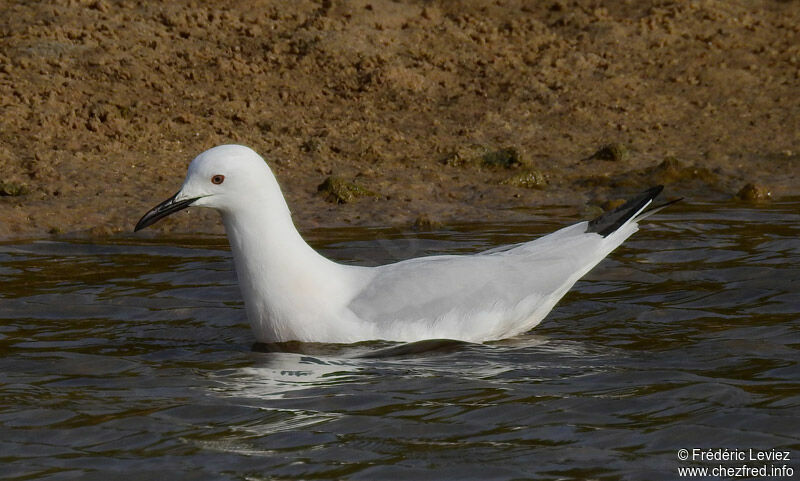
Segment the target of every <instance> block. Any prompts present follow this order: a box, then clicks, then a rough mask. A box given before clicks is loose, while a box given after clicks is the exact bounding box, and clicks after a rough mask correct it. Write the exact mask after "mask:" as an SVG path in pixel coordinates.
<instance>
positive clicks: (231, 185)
mask: <svg viewBox="0 0 800 481" xmlns="http://www.w3.org/2000/svg"><path fill="white" fill-rule="evenodd" d="M265 184H266V185H265ZM271 185H274V186H275V187H274V189H273V190H278V189H277V182H275V180H274V176H273V175H272V172H271V171H270V170H269V167H268V166H267V164H266V162H264V159H262V158H261V156H260V155H258V154H257V153H256V152H255V151H253V149H251V148H249V147H245V146H243V145H220V146H217V147H214V148H211V149H209V150H206V151H205V152H203V153H202V154H200V155H198V156H197V157H195V158H194V160H192V163H191V164H189V170H188V172H187V173H186V179H185V180H184V181H183V185H182V186H181V190H179V191H178V192H177V193H176V194H175V195H173V196H172V197H170V198H169V199H167V200H165V201H164V202H162V203H160V204H158V205H157V206H155V207H154V208H153V209H151V210H150V211H149V212H148V213H147V214H145V215H144V216H143V217H142V218H141V219H140V220H139V222H138V223H137V224H136V227H135V228H134V231H138V230H140V229H144V228H145V227H147V226H149V225H152V224H154V223H156V222H157V221H159V220H160V219H163V218H164V217H166V216H168V215H170V214H173V213H175V212H178V211H180V210H182V209H185V208H186V207H189V206H197V207H210V208H213V209H217V210H219V211H221V212H223V213H224V212H226V211H229V210H232V209H236V208H237V206H238V205H240V204H245V203H247V202H248V201H252V199H253V197H254V195H253V194H254V193H255V192H259V191H263V190H264V189H269V188H270V187H271Z"/></svg>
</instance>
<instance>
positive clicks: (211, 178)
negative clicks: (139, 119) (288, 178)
mask: <svg viewBox="0 0 800 481" xmlns="http://www.w3.org/2000/svg"><path fill="white" fill-rule="evenodd" d="M660 190H661V188H660V187H656V188H653V189H650V190H648V191H646V192H644V193H642V194H641V195H639V196H637V197H636V198H634V199H632V200H631V201H629V202H628V203H626V204H625V205H624V206H622V207H620V208H619V209H617V210H615V211H614V212H612V213H609V214H606V215H604V216H601V217H600V218H598V219H595V220H594V221H591V222H579V223H577V224H575V225H572V226H569V227H566V228H563V229H561V230H558V231H556V232H553V233H552V234H549V235H546V236H543V237H540V238H538V239H536V240H533V241H530V242H526V243H523V244H517V245H514V246H509V247H508V248H506V249H492V250H490V251H486V252H483V253H477V254H472V255H444V256H430V257H420V258H414V259H409V260H405V261H401V262H397V263H393V264H387V265H382V266H378V267H359V266H348V265H342V264H338V263H335V262H333V261H330V260H328V259H326V258H324V257H323V256H321V255H320V254H318V253H317V252H316V251H314V250H313V249H312V248H311V247H309V246H308V244H306V243H305V241H304V240H303V239H302V238H301V237H300V234H299V233H298V232H297V229H296V228H295V227H294V224H293V223H292V220H291V216H290V213H289V209H288V207H287V205H286V202H285V200H284V198H283V195H282V194H281V191H280V187H279V186H278V182H277V181H276V179H275V177H274V175H273V174H272V172H271V171H270V169H269V167H268V166H267V164H266V163H265V162H264V160H263V159H262V158H261V157H260V156H259V155H258V154H257V153H255V152H254V151H253V150H251V149H249V148H247V147H244V146H238V145H223V146H219V147H215V148H213V149H210V150H208V151H206V152H204V153H202V154H200V155H199V156H197V157H196V158H195V159H194V160H193V161H192V163H191V165H190V166H189V171H188V174H187V176H186V180H185V181H184V183H183V186H182V188H181V190H180V191H179V192H178V193H177V194H175V195H174V196H173V197H171V198H170V199H167V200H166V201H164V202H163V203H161V204H160V205H158V206H157V207H155V208H154V209H152V210H151V211H150V212H148V213H147V214H145V216H144V217H142V219H141V220H140V221H139V223H138V224H137V226H136V230H139V229H142V228H144V227H146V226H148V225H150V224H152V223H154V222H156V221H157V220H159V219H161V218H162V217H165V216H167V215H169V214H171V213H173V212H176V211H178V210H180V209H182V208H185V207H188V206H190V205H192V206H201V207H211V208H214V209H216V210H218V211H219V212H220V213H221V214H222V219H223V222H224V223H225V228H226V231H227V234H228V238H229V241H230V244H231V249H232V251H233V256H234V260H235V264H236V273H237V277H238V279H239V284H240V287H241V290H242V295H243V297H244V301H245V306H246V309H247V315H248V318H249V320H250V324H251V327H252V328H253V332H254V334H255V336H256V339H257V340H258V341H260V342H275V341H288V340H299V341H307V342H346V343H349V342H356V341H363V340H371V339H387V340H397V341H418V340H423V339H434V338H449V339H458V340H464V341H472V342H482V341H488V340H494V339H501V338H505V337H510V336H514V335H517V334H520V333H522V332H525V331H527V330H529V329H531V328H533V327H534V326H536V325H537V324H538V323H539V322H540V321H541V320H542V319H543V318H544V317H545V316H546V315H547V313H548V312H550V310H551V309H552V308H553V306H554V305H555V304H556V302H558V300H559V299H561V297H562V296H563V295H564V294H565V293H566V292H567V291H568V290H569V289H570V288H571V287H572V286H573V285H574V284H575V282H576V281H577V280H578V279H580V278H581V277H582V276H583V275H584V274H586V273H587V272H588V271H589V270H590V269H591V268H592V267H594V266H595V265H596V264H597V263H598V262H600V261H601V260H602V259H603V258H604V257H605V256H606V255H608V254H609V253H610V252H611V251H612V250H614V249H615V248H616V247H617V246H619V245H620V244H621V243H622V242H623V241H624V240H625V239H627V238H628V237H629V236H630V235H631V234H633V233H634V232H636V230H637V223H636V222H637V220H639V219H640V218H641V217H642V216H641V215H640V214H641V213H642V212H643V210H644V209H645V208H646V207H647V206H648V205H649V204H650V203H651V202H652V200H653V198H655V196H656V195H658V193H659V192H660ZM637 216H638V217H637Z"/></svg>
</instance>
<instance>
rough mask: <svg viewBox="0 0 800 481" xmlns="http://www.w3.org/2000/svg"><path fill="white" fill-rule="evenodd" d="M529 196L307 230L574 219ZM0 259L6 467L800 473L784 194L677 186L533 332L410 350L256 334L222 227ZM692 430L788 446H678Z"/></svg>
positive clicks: (469, 230)
mask: <svg viewBox="0 0 800 481" xmlns="http://www.w3.org/2000/svg"><path fill="white" fill-rule="evenodd" d="M555 212H556V211H555V210H553V211H552V212H550V213H551V214H552V213H555ZM545 214H547V212H545ZM538 220H539V221H538V222H537V223H536V225H483V226H460V227H459V228H457V229H454V230H452V231H444V232H436V233H430V234H420V235H414V236H410V235H408V234H398V233H394V232H392V231H387V230H370V229H360V230H359V229H348V230H321V231H316V232H313V233H312V235H311V241H312V243H313V244H314V245H316V246H317V247H319V248H320V249H321V250H323V251H324V252H325V253H326V254H327V255H329V256H331V257H333V258H336V259H338V260H341V261H344V262H354V263H361V264H375V263H378V262H383V261H386V260H392V259H398V258H403V257H408V256H412V255H420V254H423V253H443V252H472V251H475V250H478V249H483V248H487V247H491V246H495V245H500V244H503V243H509V242H517V241H521V240H524V239H526V238H529V237H531V236H532V235H538V234H542V233H545V232H548V231H552V230H554V229H556V228H558V227H560V226H562V225H565V224H567V223H570V222H571V220H570V219H567V218H560V217H558V216H557V215H555V214H554V215H542V216H541V217H540V218H538ZM0 283H1V284H0V285H2V290H1V291H0V319H2V321H1V322H0V356H2V357H0V476H1V477H4V478H5V479H81V480H93V479H97V480H101V479H102V480H112V479H133V478H135V479H145V478H147V477H148V476H152V477H154V479H203V480H206V479H237V480H245V479H246V480H261V479H364V480H375V479H392V480H402V479H414V480H417V479H436V480H439V479H453V480H467V479H480V480H489V479H531V478H533V479H554V480H555V479H603V480H605V479H651V480H658V479H677V478H678V471H677V470H678V469H679V468H680V467H685V466H697V467H704V466H705V467H707V468H708V469H711V468H713V467H715V466H718V465H720V464H722V465H723V466H724V467H735V466H740V465H742V464H748V465H750V466H761V465H767V466H770V467H771V466H773V465H774V466H777V467H780V466H785V467H788V468H790V469H792V470H793V474H794V476H793V477H783V478H776V477H773V478H763V477H761V478H758V479H798V478H800V462H798V461H797V459H798V458H800V410H799V409H798V408H800V367H799V365H798V361H800V356H799V355H798V349H800V314H798V313H800V289H799V287H800V285H799V283H800V203H797V202H789V203H783V204H781V203H774V204H772V205H769V206H766V207H762V208H754V207H747V206H737V205H734V204H727V205H713V204H711V205H697V204H688V203H685V204H683V205H678V206H675V207H674V208H672V209H671V210H669V211H667V212H664V213H663V214H659V215H658V216H657V217H655V218H653V219H652V220H651V221H648V222H647V223H646V225H645V226H644V227H643V228H642V230H641V231H640V232H639V233H637V234H636V235H635V236H634V237H633V238H631V239H630V240H629V241H628V242H627V243H626V244H625V245H624V246H623V247H621V248H620V249H618V250H617V251H616V252H615V253H613V254H612V256H611V257H610V258H609V259H607V260H606V261H604V262H603V263H602V264H601V265H600V266H598V268H596V269H595V270H594V271H592V272H591V273H590V274H589V275H588V276H587V277H586V278H585V279H583V280H582V281H580V282H579V283H578V284H577V285H576V287H575V288H574V289H573V291H572V292H571V293H570V294H568V295H567V296H566V297H565V298H564V299H563V300H562V302H561V303H560V304H559V305H558V306H557V307H556V309H555V310H554V311H553V312H552V313H551V314H550V315H549V316H548V317H547V319H545V321H544V322H543V323H542V324H541V325H540V326H539V327H538V328H536V329H534V330H533V331H531V332H530V333H529V334H527V335H525V336H521V337H518V338H515V339H509V340H505V341H501V342H494V343H489V344H484V345H475V344H439V345H435V346H422V347H420V348H419V349H417V350H416V351H418V352H397V351H392V349H393V348H394V349H397V345H396V344H392V343H386V342H372V343H361V344H356V345H349V346H340V345H314V344H305V345H302V344H288V345H284V346H280V349H281V350H280V351H276V350H275V347H274V346H273V347H265V346H255V347H256V348H255V349H254V346H253V338H252V336H251V334H250V332H249V328H248V326H247V323H246V319H245V314H244V310H243V305H242V302H241V299H240V296H239V292H238V288H237V286H236V282H235V277H234V274H233V272H232V262H231V258H230V254H229V252H228V250H227V243H226V241H225V239H223V238H217V237H210V238H200V239H195V240H190V239H171V240H167V241H164V240H159V241H146V240H141V239H135V238H129V239H122V240H118V241H116V242H114V243H108V244H103V245H96V244H87V243H80V242H50V241H38V242H22V243H19V242H17V243H6V244H0ZM424 348H427V350H425V349H424ZM387 349H388V350H387ZM376 353H378V355H377V357H366V358H364V357H358V356H364V355H367V356H369V355H373V356H374V355H375V354H376ZM694 448H704V449H706V450H708V449H712V450H713V449H720V448H728V449H749V448H752V449H759V450H765V449H766V450H781V451H784V450H785V451H790V455H791V459H790V461H788V462H787V461H778V462H754V461H747V462H738V461H737V462H733V461H722V462H720V461H715V462H708V461H695V462H691V460H689V461H680V460H679V459H678V455H679V450H680V449H688V450H690V452H691V450H692V449H694ZM783 473H784V474H785V473H786V471H783ZM155 477H157V478H155ZM693 479H703V478H697V477H695V478H693ZM704 479H724V478H719V477H714V478H704Z"/></svg>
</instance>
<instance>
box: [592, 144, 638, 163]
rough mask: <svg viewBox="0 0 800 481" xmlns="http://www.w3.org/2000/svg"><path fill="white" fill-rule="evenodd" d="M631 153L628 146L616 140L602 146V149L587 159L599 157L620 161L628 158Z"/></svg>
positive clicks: (600, 158) (599, 158)
mask: <svg viewBox="0 0 800 481" xmlns="http://www.w3.org/2000/svg"><path fill="white" fill-rule="evenodd" d="M629 155H630V153H629V151H628V147H626V146H625V144H621V143H619V142H615V143H612V144H607V145H604V146H602V147H600V149H599V150H598V151H597V152H595V153H594V154H592V155H591V156H590V157H589V158H588V159H587V160H592V159H598V160H612V161H615V162H618V161H623V160H627V158H628V156H629Z"/></svg>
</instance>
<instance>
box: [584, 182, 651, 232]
mask: <svg viewBox="0 0 800 481" xmlns="http://www.w3.org/2000/svg"><path fill="white" fill-rule="evenodd" d="M662 190H664V186H663V185H657V186H655V187H651V188H649V189H647V190H646V191H644V192H642V193H641V194H639V195H637V196H636V197H634V198H632V199H630V200H628V201H627V202H625V203H624V204H622V205H621V206H619V207H617V208H616V209H614V210H612V211H610V212H606V213H604V214H603V215H601V216H600V217H597V218H596V219H592V220H590V221H589V226H588V227H587V228H586V232H594V233H597V234H600V235H601V236H603V237H607V236H608V235H609V234H611V233H612V232H615V231H616V230H617V229H619V228H620V227H622V225H623V224H625V223H626V222H628V220H629V219H630V218H631V217H633V216H635V215H636V214H637V213H638V212H640V211H641V210H642V208H644V207H645V206H646V205H647V204H649V203H650V202H652V200H653V199H655V198H656V197H658V194H660V193H661V191H662Z"/></svg>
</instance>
